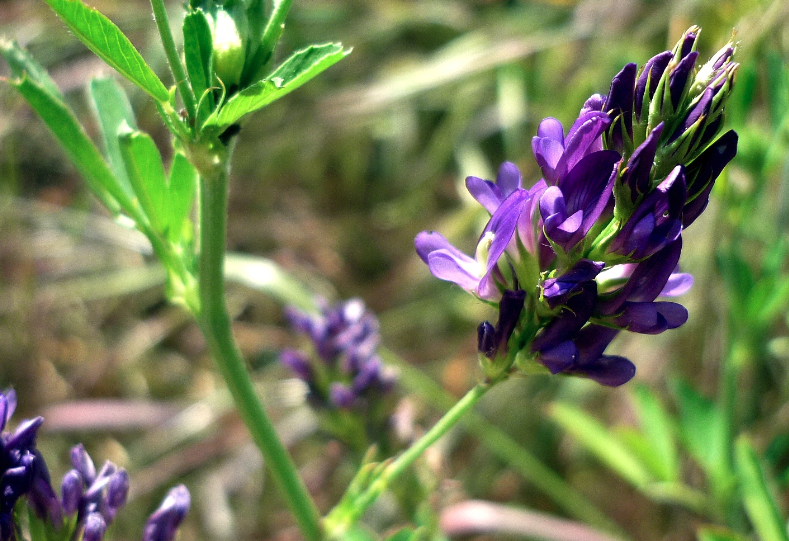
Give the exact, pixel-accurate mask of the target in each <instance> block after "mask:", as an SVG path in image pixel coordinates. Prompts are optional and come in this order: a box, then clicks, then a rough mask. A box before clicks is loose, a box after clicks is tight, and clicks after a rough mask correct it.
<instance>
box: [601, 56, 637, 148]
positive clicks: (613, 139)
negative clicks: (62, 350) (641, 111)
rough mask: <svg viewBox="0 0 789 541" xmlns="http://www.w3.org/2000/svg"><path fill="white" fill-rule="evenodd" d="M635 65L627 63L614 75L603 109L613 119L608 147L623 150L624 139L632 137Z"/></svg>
mask: <svg viewBox="0 0 789 541" xmlns="http://www.w3.org/2000/svg"><path fill="white" fill-rule="evenodd" d="M636 72H637V67H636V65H635V64H633V63H630V64H627V65H626V66H625V67H624V68H622V71H620V72H619V73H617V74H616V75H615V76H614V79H613V80H612V81H611V89H610V90H609V91H608V100H607V101H606V104H605V111H606V112H607V113H608V114H609V115H610V117H611V120H612V121H613V126H612V128H611V134H610V144H611V146H610V148H613V149H614V150H617V151H619V152H623V150H624V140H625V139H628V140H632V139H633V99H634V97H635V84H636Z"/></svg>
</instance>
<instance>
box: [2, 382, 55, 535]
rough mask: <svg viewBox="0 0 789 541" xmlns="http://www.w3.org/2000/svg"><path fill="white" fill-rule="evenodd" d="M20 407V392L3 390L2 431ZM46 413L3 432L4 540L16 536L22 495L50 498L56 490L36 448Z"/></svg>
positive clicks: (39, 498)
mask: <svg viewBox="0 0 789 541" xmlns="http://www.w3.org/2000/svg"><path fill="white" fill-rule="evenodd" d="M14 410H16V393H15V392H14V391H13V390H10V391H6V392H5V393H2V392H0V431H3V430H5V426H6V424H7V423H8V421H9V420H10V419H11V416H12V415H13V414H14ZM43 422H44V418H43V417H36V418H34V419H27V420H24V421H22V423H21V424H20V425H19V427H18V428H17V429H16V430H15V431H14V433H13V434H9V433H6V432H3V433H2V434H1V435H0V541H7V540H9V539H16V537H17V526H16V524H15V523H14V506H15V505H16V503H17V501H18V500H19V498H21V497H22V496H30V497H31V499H32V498H35V499H36V501H42V500H45V499H46V495H47V494H48V493H53V494H54V492H52V488H51V487H50V485H49V471H48V470H47V465H46V463H45V462H44V459H43V458H42V456H41V453H39V452H38V449H36V436H37V434H38V429H39V428H40V427H41V424H42V423H43Z"/></svg>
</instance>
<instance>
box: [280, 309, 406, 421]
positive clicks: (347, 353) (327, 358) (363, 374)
mask: <svg viewBox="0 0 789 541" xmlns="http://www.w3.org/2000/svg"><path fill="white" fill-rule="evenodd" d="M318 304H319V309H320V312H319V313H317V314H308V313H306V312H302V311H300V310H297V309H295V308H292V307H291V308H287V309H286V313H285V315H286V317H287V319H288V320H289V321H290V323H291V325H292V327H293V328H294V329H295V330H297V331H300V332H303V333H305V334H307V336H309V338H310V341H311V342H312V345H313V347H314V348H315V351H316V352H317V354H318V357H319V359H320V360H319V362H318V364H319V366H318V365H315V364H313V362H312V361H311V359H310V357H309V356H308V355H305V354H304V353H302V352H300V351H296V350H284V351H283V352H282V353H281V354H280V361H281V362H282V364H284V365H285V366H287V367H289V368H290V369H291V370H292V371H293V372H294V374H295V375H296V376H297V377H298V378H299V379H301V380H303V381H304V382H305V383H306V384H307V386H308V389H309V397H310V399H311V400H312V401H313V402H314V403H315V404H320V405H323V406H330V407H336V408H342V409H348V408H351V407H354V406H355V405H357V404H360V403H361V402H364V401H365V400H367V399H368V398H372V397H373V396H374V395H375V394H376V393H380V392H386V391H388V390H390V389H391V388H392V386H393V385H394V374H393V373H392V372H391V371H390V370H388V369H387V368H386V367H385V366H384V365H383V363H382V362H381V359H380V358H379V357H378V354H377V348H378V344H379V342H380V333H379V324H378V319H377V318H376V317H375V315H374V314H373V313H372V312H371V311H369V310H367V308H366V307H365V305H364V302H362V301H361V300H360V299H352V300H350V301H347V302H343V303H338V304H336V305H334V306H329V305H328V304H327V303H326V302H324V301H319V303H318Z"/></svg>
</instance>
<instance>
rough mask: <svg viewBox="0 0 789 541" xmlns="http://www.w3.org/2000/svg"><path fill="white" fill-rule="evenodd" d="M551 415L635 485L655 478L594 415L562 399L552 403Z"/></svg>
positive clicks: (640, 485)
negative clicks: (563, 402) (562, 401)
mask: <svg viewBox="0 0 789 541" xmlns="http://www.w3.org/2000/svg"><path fill="white" fill-rule="evenodd" d="M550 415H551V417H552V418H553V420H554V421H556V422H557V423H559V425H561V427H562V428H564V429H565V430H566V431H567V432H569V433H570V435H572V436H573V437H574V438H575V439H576V440H578V443H580V444H581V445H582V446H584V447H585V448H586V449H587V450H588V451H589V452H591V453H593V454H594V455H595V456H596V457H597V459H598V460H600V462H602V463H604V464H605V465H606V466H608V467H609V468H611V469H612V470H613V471H615V472H616V473H618V474H619V475H621V476H622V477H623V478H624V479H626V480H627V481H629V482H630V483H631V484H632V485H634V486H636V487H643V486H645V485H646V484H648V483H649V482H650V481H652V476H651V475H650V474H649V471H648V470H647V468H646V467H645V466H644V464H643V463H642V462H641V461H640V460H639V459H638V457H637V456H636V455H635V454H634V453H633V452H632V451H631V450H630V449H629V448H628V447H627V445H625V444H624V443H623V442H622V441H621V440H619V439H618V438H617V437H616V436H615V435H614V434H613V433H612V432H611V431H610V430H608V429H607V428H606V427H605V426H603V424H602V423H600V422H599V421H598V420H597V419H595V418H594V417H592V416H591V415H588V414H587V413H584V412H583V411H581V410H580V409H578V408H576V407H574V406H570V405H569V404H562V403H560V402H556V403H554V404H552V406H551V409H550Z"/></svg>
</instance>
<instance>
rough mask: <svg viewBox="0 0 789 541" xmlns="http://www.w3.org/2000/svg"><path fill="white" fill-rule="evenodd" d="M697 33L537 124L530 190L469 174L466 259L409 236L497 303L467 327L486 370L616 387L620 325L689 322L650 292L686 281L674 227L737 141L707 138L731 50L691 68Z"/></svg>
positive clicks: (436, 265)
mask: <svg viewBox="0 0 789 541" xmlns="http://www.w3.org/2000/svg"><path fill="white" fill-rule="evenodd" d="M698 36H699V29H698V28H697V27H692V28H691V29H689V30H688V31H687V32H685V34H684V35H683V37H682V39H680V40H679V42H678V43H677V45H676V46H675V47H674V48H673V49H672V50H671V51H664V52H663V53H660V54H658V55H656V56H654V57H652V58H651V59H650V60H649V61H648V62H647V63H646V64H645V65H644V66H643V67H642V68H641V70H640V71H639V70H638V67H637V66H636V64H628V65H626V66H625V67H624V68H623V69H622V70H621V71H620V72H619V73H618V74H617V75H616V76H615V77H614V79H613V81H612V82H611V86H610V88H609V91H608V95H606V96H603V95H600V94H594V95H593V96H592V97H590V98H589V99H588V100H587V101H586V103H585V104H584V106H583V108H582V109H581V112H580V114H579V117H578V119H577V120H576V121H575V122H574V123H573V125H572V127H571V128H570V129H569V130H568V132H567V134H566V135H565V132H564V128H563V126H562V124H561V123H560V122H559V121H558V120H556V119H554V118H546V119H544V120H543V121H542V122H541V123H540V125H539V128H538V130H537V135H536V136H535V137H534V138H533V139H532V151H533V154H534V158H535V161H536V162H537V165H538V166H539V167H540V170H541V171H542V175H543V178H542V179H541V180H539V181H538V182H537V183H536V184H534V185H533V186H532V187H531V188H530V189H526V188H524V181H523V178H522V176H521V174H520V172H519V171H518V169H517V168H516V167H515V166H514V165H513V164H511V163H505V164H503V165H502V166H501V168H500V169H499V172H498V174H497V176H496V180H495V182H493V181H489V180H484V179H481V178H478V177H469V178H468V179H467V180H466V187H467V188H468V190H469V192H470V193H471V194H472V196H473V197H474V198H475V199H476V200H477V201H478V202H479V203H480V204H481V205H482V206H483V208H485V209H486V210H487V211H488V212H489V213H490V215H491V216H490V220H489V221H488V223H487V225H486V226H485V229H484V230H483V232H482V234H481V235H480V237H479V240H478V242H477V246H476V250H475V254H474V257H473V258H472V257H470V256H468V255H466V254H464V253H463V252H461V251H460V250H458V249H457V248H455V247H454V246H452V245H451V244H450V243H449V241H447V239H446V238H444V237H443V236H441V235H440V234H439V233H434V232H423V233H420V234H419V235H418V236H417V237H416V241H415V245H416V249H417V253H418V254H419V256H420V257H421V258H422V260H423V261H424V262H425V263H426V264H427V265H428V267H429V269H430V271H431V273H432V274H433V275H435V276H436V277H438V278H440V279H442V280H447V281H450V282H453V283H455V284H457V285H459V286H460V287H462V288H463V289H465V290H466V291H468V292H470V293H472V294H473V295H475V296H476V297H478V298H480V299H482V300H484V301H486V302H488V303H489V304H493V305H495V306H497V308H498V322H497V324H496V325H495V326H494V325H493V324H492V323H490V322H488V321H485V322H483V323H481V324H480V325H479V327H478V329H477V336H478V350H479V354H480V355H479V357H480V363H481V365H482V367H483V371H484V372H485V375H486V376H487V377H488V378H489V379H491V380H496V379H500V378H501V377H504V376H506V375H507V374H509V373H510V371H511V368H512V366H514V365H517V367H518V368H521V369H523V370H526V371H530V370H531V369H532V368H533V367H532V366H530V364H531V363H538V364H541V365H542V366H543V367H545V368H547V369H548V371H550V372H551V373H553V374H558V373H562V374H571V375H580V376H584V377H588V378H591V379H593V380H595V381H598V382H599V383H601V384H604V385H621V384H622V383H624V382H626V381H628V380H629V379H630V378H632V377H633V375H634V374H635V366H634V365H633V363H631V362H630V361H629V360H627V359H625V358H623V357H619V356H613V355H605V349H606V347H607V346H608V345H609V344H610V342H611V341H612V340H613V339H614V337H615V336H616V334H617V333H618V332H620V331H621V330H627V331H630V332H637V333H642V334H657V333H661V332H663V331H666V330H668V329H674V328H676V327H679V326H680V325H682V324H683V323H685V321H686V320H687V318H688V312H687V310H686V309H685V307H683V306H682V305H681V304H679V303H676V302H670V301H658V300H656V299H657V297H658V296H660V295H662V296H675V295H679V294H682V293H684V292H685V291H687V289H688V288H689V287H690V285H691V284H692V277H691V276H690V275H688V274H683V273H680V272H679V271H678V261H679V256H680V252H681V249H682V238H681V235H682V231H683V229H684V228H686V227H687V226H689V225H690V224H691V223H692V222H693V221H694V220H695V219H696V218H697V217H698V216H699V214H700V213H701V212H702V211H703V210H704V208H705V207H706V205H707V202H708V200H709V194H710V190H711V189H712V186H713V184H714V182H715V179H716V178H717V177H718V175H720V173H721V171H722V170H723V168H724V167H725V166H726V165H727V164H728V162H729V161H731V159H732V158H733V156H734V154H735V153H736V149H737V135H736V134H735V133H734V132H733V131H730V132H727V133H726V134H724V135H723V136H720V137H719V136H718V133H719V131H720V129H721V126H722V122H723V110H724V106H725V103H726V100H727V99H728V96H729V95H730V93H731V89H732V85H733V81H734V74H735V72H736V69H737V64H735V63H733V62H732V58H733V55H734V53H735V49H736V47H735V46H734V45H733V44H728V45H727V46H726V47H724V48H723V49H721V50H720V51H719V52H718V54H716V55H715V56H714V57H713V58H712V59H711V60H710V61H709V62H707V63H706V64H704V65H703V66H701V67H700V68H699V67H698V56H699V55H698V53H697V52H696V45H697V41H698ZM291 364H294V365H296V364H297V363H296V362H295V361H291ZM342 392H345V391H344V390H343V391H342ZM336 394H337V396H338V399H339V397H341V392H340V390H337V391H336Z"/></svg>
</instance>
